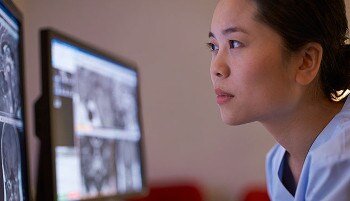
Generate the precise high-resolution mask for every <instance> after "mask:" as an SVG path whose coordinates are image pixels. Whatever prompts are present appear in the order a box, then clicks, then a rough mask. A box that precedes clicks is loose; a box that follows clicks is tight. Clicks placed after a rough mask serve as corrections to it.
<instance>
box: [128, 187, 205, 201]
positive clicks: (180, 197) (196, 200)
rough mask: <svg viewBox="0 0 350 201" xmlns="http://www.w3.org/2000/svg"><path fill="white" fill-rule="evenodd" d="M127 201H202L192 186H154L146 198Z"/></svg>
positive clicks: (198, 192)
mask: <svg viewBox="0 0 350 201" xmlns="http://www.w3.org/2000/svg"><path fill="white" fill-rule="evenodd" d="M129 201H203V197H202V194H201V191H200V190H199V188H198V187H197V186H196V185H194V184H187V183H184V184H172V185H169V184H167V185H154V186H150V187H149V193H148V195H147V196H146V197H143V198H139V199H132V200H129Z"/></svg>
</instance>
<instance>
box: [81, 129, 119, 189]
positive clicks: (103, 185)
mask: <svg viewBox="0 0 350 201" xmlns="http://www.w3.org/2000/svg"><path fill="white" fill-rule="evenodd" d="M79 144H80V146H79V148H80V165H81V170H82V171H81V173H82V183H83V187H84V190H85V193H84V194H91V195H95V194H101V193H108V192H113V191H114V189H115V186H116V185H115V181H116V175H115V166H114V163H115V162H114V161H115V157H114V152H115V142H114V141H113V140H108V139H103V138H98V137H89V136H82V137H79Z"/></svg>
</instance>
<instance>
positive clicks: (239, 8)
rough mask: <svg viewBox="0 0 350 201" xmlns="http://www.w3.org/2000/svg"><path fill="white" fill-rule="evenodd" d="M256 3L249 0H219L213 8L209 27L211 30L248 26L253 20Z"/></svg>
mask: <svg viewBox="0 0 350 201" xmlns="http://www.w3.org/2000/svg"><path fill="white" fill-rule="evenodd" d="M256 10H257V9H256V5H255V3H254V2H252V1H251V0H220V1H219V2H218V4H217V6H216V8H215V11H214V14H213V19H212V23H211V29H212V31H213V32H216V31H219V30H223V29H226V28H227V27H243V28H244V27H248V28H249V26H250V25H252V23H254V24H255V23H257V21H256V20H255V18H254V17H255V14H256Z"/></svg>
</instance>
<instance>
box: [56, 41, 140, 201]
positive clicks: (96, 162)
mask: <svg viewBox="0 0 350 201" xmlns="http://www.w3.org/2000/svg"><path fill="white" fill-rule="evenodd" d="M62 57H64V58H65V59H60V58H62ZM52 65H53V72H52V73H53V77H52V79H53V80H52V81H53V100H52V101H53V102H52V106H53V108H54V110H55V111H56V113H57V115H55V116H57V118H61V119H56V120H55V122H56V124H59V123H57V122H60V121H61V122H64V121H66V119H64V118H67V116H69V115H66V114H70V113H73V115H72V116H73V117H74V120H73V122H74V123H73V125H72V133H73V135H72V136H67V137H64V138H62V137H60V133H58V134H57V135H58V136H57V137H56V148H55V154H56V180H57V181H56V184H57V196H58V200H73V199H83V198H91V197H95V196H106V195H113V194H118V193H120V194H123V193H128V192H137V191H141V190H142V175H141V164H140V154H139V152H140V150H139V142H140V135H141V134H140V127H139V122H138V108H137V76H136V72H135V71H133V70H131V69H127V68H124V67H123V66H120V65H119V64H117V63H114V62H112V61H109V60H108V59H107V60H106V59H104V58H102V57H99V56H96V55H94V54H91V53H89V52H86V51H84V50H82V49H80V48H77V47H75V46H72V45H70V44H67V43H65V42H63V41H60V40H53V41H52ZM60 114H61V115H60ZM68 124H69V123H68ZM68 124H67V122H66V123H65V124H64V125H63V124H61V125H57V126H67V125H68ZM56 130H58V131H59V130H60V128H57V129H56ZM65 130H67V129H65ZM68 130H69V129H68ZM66 133H67V132H66ZM68 133H69V132H68ZM63 139H64V140H63ZM67 139H70V140H67Z"/></svg>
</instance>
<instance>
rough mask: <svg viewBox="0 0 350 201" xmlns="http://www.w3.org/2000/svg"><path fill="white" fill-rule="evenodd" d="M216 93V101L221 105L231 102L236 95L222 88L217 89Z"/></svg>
mask: <svg viewBox="0 0 350 201" xmlns="http://www.w3.org/2000/svg"><path fill="white" fill-rule="evenodd" d="M215 94H216V103H217V104H219V105H222V104H225V103H227V102H229V101H230V100H231V99H232V98H233V97H234V95H232V94H229V93H227V92H225V91H223V90H222V89H215Z"/></svg>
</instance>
